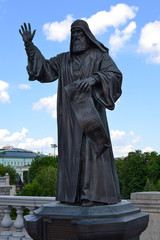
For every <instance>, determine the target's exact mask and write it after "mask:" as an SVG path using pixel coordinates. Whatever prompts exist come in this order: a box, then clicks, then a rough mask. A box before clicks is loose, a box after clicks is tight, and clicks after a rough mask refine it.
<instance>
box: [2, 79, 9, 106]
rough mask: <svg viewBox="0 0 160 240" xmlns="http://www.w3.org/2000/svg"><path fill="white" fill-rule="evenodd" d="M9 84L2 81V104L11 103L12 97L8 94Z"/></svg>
mask: <svg viewBox="0 0 160 240" xmlns="http://www.w3.org/2000/svg"><path fill="white" fill-rule="evenodd" d="M8 87H9V83H7V82H4V81H2V80H0V103H10V96H9V94H8V92H7V89H8Z"/></svg>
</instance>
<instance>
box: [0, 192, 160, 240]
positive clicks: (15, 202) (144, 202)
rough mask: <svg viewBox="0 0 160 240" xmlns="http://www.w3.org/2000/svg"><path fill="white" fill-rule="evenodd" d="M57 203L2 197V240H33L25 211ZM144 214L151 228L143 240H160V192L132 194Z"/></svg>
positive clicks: (29, 198)
mask: <svg viewBox="0 0 160 240" xmlns="http://www.w3.org/2000/svg"><path fill="white" fill-rule="evenodd" d="M53 201H55V198H54V197H22V196H6V195H4V196H0V223H1V227H0V240H3V239H8V240H27V239H30V240H31V238H30V237H29V236H28V234H27V233H26V232H25V230H24V223H23V209H24V208H27V209H29V210H30V214H31V213H32V212H33V211H34V210H35V209H37V208H39V207H40V206H41V205H42V204H46V203H50V202H53ZM129 201H131V202H132V203H133V205H134V206H135V207H138V208H140V209H141V210H142V212H146V213H148V214H149V226H148V227H147V229H146V230H145V231H144V232H143V233H142V235H141V237H140V239H141V240H159V239H160V238H159V236H160V192H142V193H132V194H131V199H130V200H129ZM11 208H15V209H16V212H17V218H16V220H15V221H13V220H11V217H10V212H11Z"/></svg>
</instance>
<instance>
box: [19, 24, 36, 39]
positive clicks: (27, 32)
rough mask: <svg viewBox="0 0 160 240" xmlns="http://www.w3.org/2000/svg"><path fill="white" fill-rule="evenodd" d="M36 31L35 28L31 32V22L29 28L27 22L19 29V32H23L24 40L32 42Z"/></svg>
mask: <svg viewBox="0 0 160 240" xmlns="http://www.w3.org/2000/svg"><path fill="white" fill-rule="evenodd" d="M35 32H36V30H34V31H33V33H31V25H30V23H28V28H27V25H26V23H24V26H23V25H21V29H19V33H20V34H21V36H22V39H23V41H24V42H32V39H33V37H34V35H35Z"/></svg>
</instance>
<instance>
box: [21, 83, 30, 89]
mask: <svg viewBox="0 0 160 240" xmlns="http://www.w3.org/2000/svg"><path fill="white" fill-rule="evenodd" d="M18 87H19V88H20V89H30V88H31V87H30V85H29V84H19V85H18Z"/></svg>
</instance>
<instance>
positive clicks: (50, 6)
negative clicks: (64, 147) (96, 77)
mask: <svg viewBox="0 0 160 240" xmlns="http://www.w3.org/2000/svg"><path fill="white" fill-rule="evenodd" d="M159 9H160V2H159V0H152V1H151V0H147V1H146V0H141V1H139V0H129V1H125V0H124V1H118V0H112V1H111V0H94V1H86V0H85V1H84V0H81V1H73V0H72V1H71V0H68V1H64V0H59V1H53V0H45V1H42V0H0V32H1V34H0V35H1V37H0V56H1V57H0V112H1V117H0V147H3V146H6V145H11V146H14V147H20V148H25V149H31V150H34V151H37V150H38V151H40V152H42V151H43V152H46V153H47V152H52V153H53V149H51V147H50V144H52V143H56V144H57V124H56V92H57V82H54V83H49V84H40V83H39V82H37V81H35V82H29V81H28V75H27V72H26V65H27V57H26V53H25V50H24V45H23V41H22V39H21V36H20V34H19V32H18V30H19V28H20V26H21V24H23V23H24V22H27V23H28V22H30V23H31V26H32V30H34V29H36V34H35V37H34V40H33V42H34V44H35V45H36V46H37V47H38V48H39V49H40V50H41V52H42V54H43V55H44V56H45V58H50V57H53V56H55V55H57V54H58V53H61V52H64V51H68V50H69V43H70V32H69V29H70V25H71V23H72V22H73V21H74V20H76V19H81V18H83V19H85V20H86V21H87V22H88V24H89V26H90V28H91V30H92V32H93V33H94V34H95V36H96V38H97V39H98V40H99V41H101V42H103V44H104V45H105V46H107V47H108V48H109V49H110V55H111V57H112V58H113V60H114V61H115V62H116V64H117V66H118V67H119V69H120V70H121V71H122V73H123V79H124V80H123V87H122V90H123V94H122V96H121V98H120V100H119V101H118V102H117V104H116V108H115V109H114V111H107V117H108V122H109V127H110V133H111V138H112V144H113V150H114V155H115V156H116V157H120V156H125V155H126V154H127V153H128V152H129V151H134V150H136V149H140V150H142V151H156V152H158V153H159V152H160V141H159V136H160V126H159V122H160V111H159V103H160V95H159V91H160V11H159Z"/></svg>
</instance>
